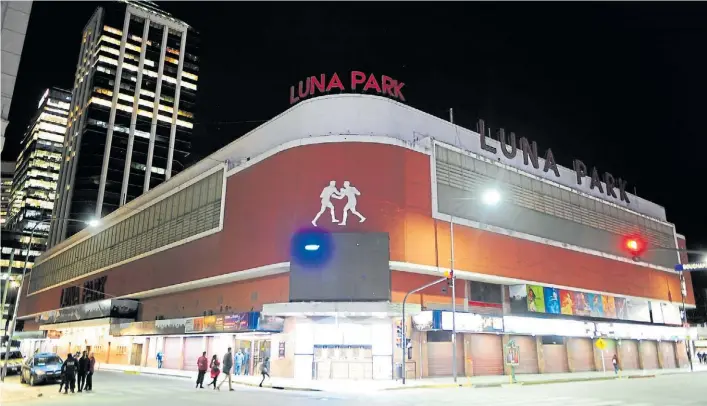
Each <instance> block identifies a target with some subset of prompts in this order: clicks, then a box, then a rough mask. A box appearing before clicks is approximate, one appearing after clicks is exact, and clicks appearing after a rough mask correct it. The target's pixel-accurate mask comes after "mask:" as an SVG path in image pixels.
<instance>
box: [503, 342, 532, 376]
mask: <svg viewBox="0 0 707 406" xmlns="http://www.w3.org/2000/svg"><path fill="white" fill-rule="evenodd" d="M510 339H511V340H514V341H515V342H516V344H517V345H518V349H519V350H520V356H519V358H520V359H519V360H518V361H519V365H518V366H516V368H515V372H516V373H517V374H537V373H538V372H539V370H538V347H537V343H536V341H535V337H528V336H511V337H510Z"/></svg>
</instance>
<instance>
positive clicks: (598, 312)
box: [587, 293, 604, 317]
mask: <svg viewBox="0 0 707 406" xmlns="http://www.w3.org/2000/svg"><path fill="white" fill-rule="evenodd" d="M587 301H588V302H589V308H590V309H591V310H590V312H589V315H590V316H592V317H604V304H603V302H602V299H601V295H597V294H594V293H587Z"/></svg>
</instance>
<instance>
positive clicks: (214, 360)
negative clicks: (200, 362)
mask: <svg viewBox="0 0 707 406" xmlns="http://www.w3.org/2000/svg"><path fill="white" fill-rule="evenodd" d="M219 366H221V363H220V362H218V357H217V356H216V354H214V356H213V357H211V379H213V380H212V381H211V383H210V384H209V386H211V385H213V386H214V390H216V379H218V376H219V374H220V373H221V370H220V369H219Z"/></svg>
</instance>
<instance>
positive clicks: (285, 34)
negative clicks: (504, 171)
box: [3, 2, 707, 249]
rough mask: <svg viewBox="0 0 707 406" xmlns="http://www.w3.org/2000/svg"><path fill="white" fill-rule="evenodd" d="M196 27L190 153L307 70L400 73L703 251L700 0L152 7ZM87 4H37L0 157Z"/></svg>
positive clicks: (431, 102) (62, 70)
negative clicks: (634, 197)
mask: <svg viewBox="0 0 707 406" xmlns="http://www.w3.org/2000/svg"><path fill="white" fill-rule="evenodd" d="M158 4H160V6H161V7H162V8H163V9H165V10H166V11H168V12H171V13H172V14H173V15H174V16H175V17H177V18H180V19H183V20H185V21H186V22H188V23H189V24H191V25H192V26H193V27H194V28H195V29H197V30H198V31H199V32H200V34H201V48H200V57H201V58H202V62H201V72H200V75H199V79H200V80H199V90H198V103H197V118H196V121H197V125H196V129H195V142H194V146H195V151H194V153H195V155H196V156H202V157H203V156H205V155H206V154H208V153H210V152H213V151H214V150H215V149H216V148H218V147H220V146H223V145H225V144H226V143H228V142H229V141H232V140H234V139H235V138H237V137H238V136H240V135H242V134H244V133H245V132H247V131H248V130H250V129H252V128H254V127H255V126H257V125H258V124H259V123H261V122H263V121H265V120H268V119H270V118H272V117H274V116H275V115H277V114H278V113H280V112H282V111H284V110H286V109H287V108H288V107H289V100H288V98H289V87H290V86H291V85H293V84H295V85H296V84H297V82H298V81H299V80H301V79H303V78H305V77H306V76H308V75H312V74H319V73H332V72H342V73H346V72H349V71H351V70H362V71H365V72H372V73H376V74H378V75H381V74H386V75H389V76H392V77H394V78H396V79H399V80H401V81H403V82H405V87H404V88H403V93H404V94H405V97H406V99H407V103H408V104H410V105H412V106H414V107H416V108H419V109H421V110H423V111H425V112H428V113H430V114H434V115H437V116H440V117H445V118H446V117H447V113H446V111H447V110H448V109H449V108H450V107H452V108H454V111H455V122H457V123H458V124H460V125H462V126H464V127H467V128H471V129H474V128H475V122H476V120H477V119H479V118H483V119H485V120H486V121H487V122H488V123H489V125H490V126H491V127H492V128H494V129H497V128H499V127H504V128H505V129H506V131H514V132H515V133H516V134H518V135H519V136H526V137H528V138H530V139H532V140H535V141H537V142H538V144H539V150H540V151H544V150H545V149H546V148H548V147H551V148H552V149H553V151H554V153H555V157H556V158H557V160H558V161H559V162H560V163H561V164H562V165H564V166H568V167H570V168H571V167H572V166H571V164H572V159H573V158H579V159H581V160H582V161H584V162H585V163H586V164H587V165H588V166H590V167H591V166H592V165H596V166H597V168H598V169H599V170H600V172H603V171H608V172H611V173H612V174H614V175H615V176H616V177H619V176H620V177H622V178H623V179H627V180H628V182H629V186H628V188H629V189H630V190H631V191H633V190H634V187H635V188H636V191H637V193H638V195H639V196H641V197H644V198H646V199H649V200H651V201H654V202H656V203H658V204H661V205H663V206H665V207H666V210H667V215H668V220H669V221H671V222H673V223H675V224H676V225H677V230H678V232H679V233H683V234H685V235H686V236H687V242H688V246H690V247H691V248H694V249H700V248H705V249H707V230H706V227H707V210H704V205H705V199H704V196H702V195H701V192H702V189H704V185H705V157H704V151H706V150H707V137H706V135H707V134H706V128H707V126H705V117H707V101H706V100H707V99H706V97H707V96H706V95H707V52H705V44H707V24H705V21H707V4H705V3H613V2H612V3H602V4H587V3H555V2H552V3H510V2H499V3H445V4H444V5H443V4H441V3H414V2H409V3H408V2H404V3H403V2H395V3H381V2H365V3H363V2H362V3H338V4H337V3H319V2H317V3H295V2H283V3H276V2H260V3H246V2H214V3H206V2H172V3H170V2H161V3H158ZM97 5H98V3H93V2H76V3H70V2H35V3H34V5H33V9H32V16H31V18H30V23H29V28H28V35H27V38H26V40H25V46H24V51H23V55H22V61H21V65H20V72H19V77H18V81H17V85H16V87H15V93H14V100H13V105H12V109H11V113H10V127H9V128H8V134H7V136H8V138H7V141H6V146H5V148H6V151H5V153H4V154H3V155H4V157H3V159H14V157H15V156H16V154H17V152H18V150H19V142H20V139H21V136H22V133H23V131H24V128H25V127H26V125H27V123H28V121H29V119H30V116H31V115H32V114H33V113H34V111H35V109H36V106H37V102H38V99H39V97H40V96H41V93H42V90H43V89H44V88H46V87H49V86H52V85H54V86H60V87H64V88H67V89H70V88H71V86H72V83H73V75H74V69H75V66H76V61H77V58H78V52H79V45H80V39H81V30H82V29H83V27H84V25H85V24H86V22H87V21H88V19H89V18H90V16H91V14H92V13H93V11H94V9H95V7H96V6H97Z"/></svg>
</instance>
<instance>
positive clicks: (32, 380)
mask: <svg viewBox="0 0 707 406" xmlns="http://www.w3.org/2000/svg"><path fill="white" fill-rule="evenodd" d="M36 384H37V382H35V381H34V375H30V376H29V386H34V385H36Z"/></svg>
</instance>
